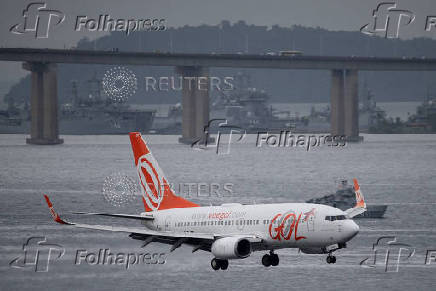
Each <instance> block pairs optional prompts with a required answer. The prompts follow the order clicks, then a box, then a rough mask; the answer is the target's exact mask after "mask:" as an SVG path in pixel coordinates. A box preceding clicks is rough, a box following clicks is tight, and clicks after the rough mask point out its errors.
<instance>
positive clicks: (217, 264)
mask: <svg viewBox="0 0 436 291" xmlns="http://www.w3.org/2000/svg"><path fill="white" fill-rule="evenodd" d="M210 265H211V267H212V269H214V270H215V271H217V270H219V269H221V270H227V268H228V267H229V261H228V260H221V259H216V258H213V259H212V261H210Z"/></svg>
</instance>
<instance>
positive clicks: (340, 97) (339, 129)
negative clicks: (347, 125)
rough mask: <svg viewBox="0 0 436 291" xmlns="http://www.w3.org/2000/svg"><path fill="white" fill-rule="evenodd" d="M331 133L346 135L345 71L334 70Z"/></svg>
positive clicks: (331, 91)
mask: <svg viewBox="0 0 436 291" xmlns="http://www.w3.org/2000/svg"><path fill="white" fill-rule="evenodd" d="M330 133H331V135H344V133H345V131H344V71H343V70H332V84H331V88H330Z"/></svg>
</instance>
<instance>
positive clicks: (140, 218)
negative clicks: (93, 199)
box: [73, 212, 154, 220]
mask: <svg viewBox="0 0 436 291" xmlns="http://www.w3.org/2000/svg"><path fill="white" fill-rule="evenodd" d="M73 214H80V215H97V216H109V217H119V218H129V219H138V220H153V219H154V217H153V215H152V214H145V215H134V214H119V213H92V212H73Z"/></svg>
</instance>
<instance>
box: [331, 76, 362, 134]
mask: <svg viewBox="0 0 436 291" xmlns="http://www.w3.org/2000/svg"><path fill="white" fill-rule="evenodd" d="M330 99H331V106H330V107H331V111H330V118H331V119H330V133H331V135H345V136H346V140H347V141H361V140H362V138H361V137H359V98H358V71H357V70H332V84H331V90H330Z"/></svg>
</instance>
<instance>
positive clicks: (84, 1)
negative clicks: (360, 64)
mask: <svg viewBox="0 0 436 291" xmlns="http://www.w3.org/2000/svg"><path fill="white" fill-rule="evenodd" d="M1 1H2V4H1V6H2V9H1V11H0V14H1V17H0V42H1V44H0V45H1V46H2V47H39V48H63V47H71V46H73V45H75V44H76V43H77V41H78V40H79V39H81V38H82V37H84V36H88V37H89V38H91V39H92V38H97V37H100V36H102V35H104V33H103V32H89V33H82V32H75V31H74V29H73V28H74V24H75V20H76V17H77V16H78V15H86V16H88V17H92V18H98V15H100V14H110V15H111V17H112V18H127V19H129V18H165V19H166V20H167V22H166V24H167V26H170V27H178V26H183V25H200V24H218V23H220V22H221V21H222V20H230V21H231V22H236V21H239V20H244V21H245V22H247V23H248V24H256V25H267V26H272V25H274V24H278V25H280V26H284V27H289V26H291V25H294V24H299V25H303V26H309V27H317V26H319V27H322V28H326V29H329V30H348V31H357V30H359V29H360V27H361V26H362V25H364V24H366V23H368V22H370V20H371V15H372V10H374V9H375V8H376V7H377V5H378V4H379V3H381V2H382V1H375V0H300V1H296V0H215V1H211V0H183V1H180V0H131V1H128V0H125V1H120V0H106V1H96V0H74V1H65V0H58V1H54V0H48V1H45V3H47V7H48V8H50V9H56V10H60V11H62V12H63V13H64V14H65V15H66V19H65V21H64V23H62V24H61V25H59V26H56V27H54V28H53V29H51V30H50V35H49V38H47V39H35V38H34V36H32V35H16V34H12V33H11V32H10V31H9V29H10V27H11V26H12V25H14V24H17V23H20V22H22V19H23V18H22V11H23V9H24V8H25V7H26V6H27V5H28V4H29V3H32V2H37V1H21V0H14V1H6V0H1ZM39 2H44V1H43V0H39ZM390 2H396V3H397V8H399V9H405V10H410V11H412V12H413V13H414V14H415V15H416V19H415V21H414V22H413V23H412V24H411V25H408V26H406V27H404V29H402V30H401V34H400V37H401V38H413V37H432V38H436V29H434V30H433V31H431V32H426V31H425V29H424V27H425V21H426V17H427V16H429V15H436V0H398V1H393V0H392V1H390ZM0 70H1V71H2V72H7V73H6V74H4V73H3V74H2V80H1V82H0V94H1V93H3V92H4V91H5V88H4V87H5V85H4V82H6V83H10V82H13V81H16V80H17V79H18V78H20V77H22V76H24V75H25V74H26V72H25V71H23V70H22V69H21V64H18V63H6V62H1V63H0Z"/></svg>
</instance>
